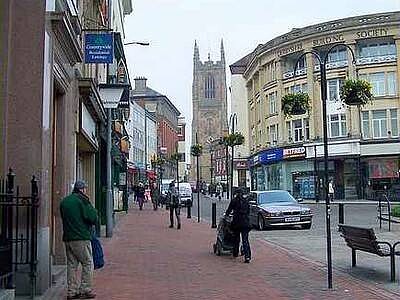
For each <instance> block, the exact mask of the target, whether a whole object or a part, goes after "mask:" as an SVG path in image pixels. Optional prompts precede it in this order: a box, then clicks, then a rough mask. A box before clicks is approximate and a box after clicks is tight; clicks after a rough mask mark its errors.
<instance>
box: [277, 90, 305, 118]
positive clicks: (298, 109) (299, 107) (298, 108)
mask: <svg viewBox="0 0 400 300" xmlns="http://www.w3.org/2000/svg"><path fill="white" fill-rule="evenodd" d="M310 109H311V107H310V96H308V94H307V93H303V92H299V93H290V94H287V95H285V96H283V97H282V111H283V114H284V115H285V117H286V118H289V117H291V116H292V115H302V114H305V113H306V112H308V111H310Z"/></svg>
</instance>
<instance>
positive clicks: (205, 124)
mask: <svg viewBox="0 0 400 300" xmlns="http://www.w3.org/2000/svg"><path fill="white" fill-rule="evenodd" d="M225 68H226V65H225V51H224V44H223V41H222V40H221V54H220V60H219V61H212V60H211V57H210V54H208V60H207V61H204V62H202V61H201V60H200V53H199V47H198V45H197V42H196V41H195V43H194V55H193V85H192V104H193V121H192V144H195V142H196V140H195V139H196V132H197V136H198V142H199V143H200V144H202V145H203V154H202V156H201V157H200V159H199V161H200V163H199V164H200V175H199V178H202V180H205V181H207V182H210V179H211V171H210V168H211V156H210V142H211V141H212V140H215V139H219V138H220V137H222V136H224V135H225V134H226V133H227V102H226V101H227V100H226V98H227V97H226V69H225ZM192 161H193V159H192ZM192 166H193V167H192V170H193V171H194V172H192V174H195V171H196V166H195V162H194V163H193V164H192Z"/></svg>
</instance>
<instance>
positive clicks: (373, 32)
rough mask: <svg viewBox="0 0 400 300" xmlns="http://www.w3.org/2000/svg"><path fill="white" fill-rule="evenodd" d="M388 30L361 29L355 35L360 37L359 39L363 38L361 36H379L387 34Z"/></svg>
mask: <svg viewBox="0 0 400 300" xmlns="http://www.w3.org/2000/svg"><path fill="white" fill-rule="evenodd" d="M388 31H389V30H388V29H387V28H378V29H370V30H362V31H357V37H358V38H360V39H363V38H373V37H379V36H387V35H388Z"/></svg>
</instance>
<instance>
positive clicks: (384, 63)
mask: <svg viewBox="0 0 400 300" xmlns="http://www.w3.org/2000/svg"><path fill="white" fill-rule="evenodd" d="M337 43H344V44H345V45H347V46H348V47H350V48H351V49H352V52H353V53H354V55H355V64H354V63H353V60H354V59H353V57H352V55H351V52H350V51H349V50H348V49H347V48H345V47H344V46H337V47H336V48H335V49H333V51H330V52H329V54H327V53H328V51H329V49H331V47H332V46H333V45H335V44H337ZM307 51H315V52H317V53H319V54H320V55H321V56H322V57H324V56H325V55H328V56H327V64H326V68H327V81H328V82H327V88H328V91H327V92H328V93H327V94H328V99H327V126H328V138H329V179H330V180H332V181H333V182H334V185H335V187H336V189H335V198H337V199H343V198H347V199H351V198H368V197H370V195H371V194H372V195H373V194H374V193H373V192H374V191H378V190H389V191H391V192H392V195H393V197H397V198H398V197H399V195H400V178H399V175H400V134H399V126H400V123H399V119H400V97H399V85H400V76H399V73H400V12H391V13H380V14H373V15H366V16H357V17H351V18H346V19H340V20H334V21H330V22H326V23H321V24H316V25H312V26H307V27H305V28H300V29H293V30H292V31H291V32H288V33H286V34H284V35H282V36H278V37H276V38H274V39H272V40H271V41H269V42H267V43H265V44H261V45H259V46H258V47H257V48H256V49H255V50H254V51H253V52H252V53H251V54H250V57H248V56H247V58H246V59H243V60H240V61H239V62H240V63H237V64H234V65H233V69H234V71H235V74H242V76H243V78H244V79H245V81H244V84H245V86H246V89H247V99H246V101H247V105H248V118H249V138H250V139H249V141H250V144H249V150H250V161H249V162H250V165H251V174H252V188H253V189H258V190H264V189H267V190H269V189H285V190H289V191H291V192H292V193H293V194H294V195H295V196H299V197H302V198H311V199H313V198H316V197H321V196H322V184H321V183H322V177H323V176H322V175H323V144H322V136H323V132H322V128H323V123H322V105H321V95H320V90H321V89H320V88H321V81H320V70H319V65H318V62H317V61H316V59H315V58H314V57H313V56H312V54H311V53H310V54H306V55H305V56H304V59H303V60H301V61H299V62H298V64H297V69H296V74H293V72H294V69H295V64H296V61H297V59H298V58H299V57H300V56H301V55H302V54H303V53H305V52H307ZM294 75H295V76H294ZM356 76H358V78H360V79H365V80H368V81H369V82H370V83H371V85H372V92H373V94H374V99H373V102H372V103H371V104H368V105H365V106H363V107H361V108H357V107H349V106H346V105H344V104H343V103H342V101H341V99H340V94H339V90H340V87H341V86H342V84H343V82H344V81H345V80H346V79H348V78H354V77H356ZM296 91H304V92H307V93H308V95H309V96H310V99H311V103H310V104H311V107H312V108H311V110H310V111H309V112H308V113H306V114H304V115H299V116H292V117H290V118H286V117H285V116H284V114H283V113H282V111H281V99H282V97H283V96H284V95H285V94H288V93H289V92H296ZM371 192H372V193H371Z"/></svg>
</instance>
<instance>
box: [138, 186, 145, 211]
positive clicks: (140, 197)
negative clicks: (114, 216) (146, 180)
mask: <svg viewBox="0 0 400 300" xmlns="http://www.w3.org/2000/svg"><path fill="white" fill-rule="evenodd" d="M145 192H146V190H145V188H144V185H143V183H141V182H140V183H139V186H138V188H137V192H136V193H137V199H138V202H139V209H140V210H142V209H143V203H144V197H145V195H144V194H145Z"/></svg>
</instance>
